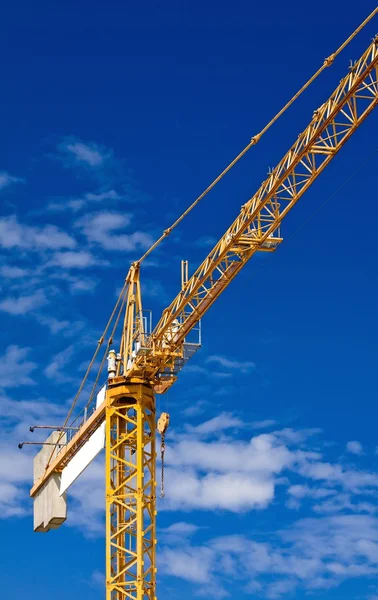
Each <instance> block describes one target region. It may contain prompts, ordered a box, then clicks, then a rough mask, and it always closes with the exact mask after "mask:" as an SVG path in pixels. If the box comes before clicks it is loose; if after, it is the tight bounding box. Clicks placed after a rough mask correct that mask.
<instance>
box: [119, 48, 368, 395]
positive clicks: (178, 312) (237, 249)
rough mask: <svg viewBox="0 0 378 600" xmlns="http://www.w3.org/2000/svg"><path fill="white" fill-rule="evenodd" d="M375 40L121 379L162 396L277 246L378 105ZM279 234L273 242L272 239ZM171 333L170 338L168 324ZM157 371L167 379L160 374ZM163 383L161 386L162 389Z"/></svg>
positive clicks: (243, 209)
mask: <svg viewBox="0 0 378 600" xmlns="http://www.w3.org/2000/svg"><path fill="white" fill-rule="evenodd" d="M377 82H378V37H376V38H375V39H374V40H373V42H372V43H371V44H370V46H369V47H368V49H367V50H366V51H365V52H364V54H363V55H362V56H361V58H360V59H359V60H358V61H356V62H355V64H354V65H353V67H351V68H350V69H349V72H348V74H347V75H346V76H345V77H344V78H343V79H342V80H341V82H340V84H339V85H338V86H337V88H336V90H335V91H334V92H333V94H332V95H331V96H330V98H329V99H328V100H327V101H326V102H325V103H324V104H323V105H322V106H321V107H320V108H318V109H317V110H315V112H314V114H313V117H312V120H311V122H310V123H309V125H308V126H307V127H306V129H305V130H304V131H303V132H302V133H301V134H300V135H299V136H298V139H297V141H296V142H295V143H294V144H293V146H292V147H291V148H290V149H289V151H288V152H287V153H286V154H285V156H284V157H283V159H282V160H281V161H280V162H279V163H278V165H277V166H276V167H275V168H274V169H273V170H272V172H271V173H270V174H269V176H268V178H267V179H266V180H265V181H264V182H263V184H262V185H261V187H260V188H259V189H258V191H257V192H256V193H255V195H254V196H253V197H252V198H251V199H250V200H248V202H246V204H244V205H243V206H242V208H241V211H240V213H239V215H238V217H237V218H236V220H235V221H234V222H233V223H232V225H231V226H230V227H229V228H228V230H227V231H226V233H225V234H224V235H223V236H222V238H221V239H220V240H219V242H218V243H217V244H216V246H215V247H214V248H213V250H212V251H211V252H210V254H209V255H208V256H207V257H206V259H205V260H204V262H203V263H202V264H201V265H200V267H199V268H198V269H197V271H196V272H195V273H194V274H193V275H192V277H191V278H190V279H189V281H188V282H187V284H186V285H185V287H184V289H182V290H181V291H180V292H179V294H178V295H177V296H176V298H175V299H174V300H173V302H172V303H171V304H170V306H169V307H168V308H166V309H165V310H164V311H163V315H162V317H161V319H160V321H159V322H158V324H157V325H156V327H155V329H154V331H153V334H152V336H151V339H150V341H149V343H148V344H147V346H149V347H148V348H147V350H146V351H145V352H140V353H139V355H137V357H136V359H135V361H134V362H133V364H132V366H131V368H129V369H128V370H127V372H126V373H125V374H126V376H127V377H133V376H139V377H143V378H144V379H145V380H146V381H149V382H151V383H153V385H154V386H155V389H156V390H159V386H161V389H163V390H165V389H167V387H169V386H170V385H171V384H172V383H173V382H174V381H175V378H174V377H172V376H171V375H170V373H169V370H172V371H173V365H174V360H175V357H179V356H182V345H183V342H184V339H185V337H186V336H187V334H188V333H189V332H190V330H191V329H192V328H193V327H194V326H195V325H196V324H197V323H198V321H199V319H200V318H201V317H202V316H203V315H204V314H205V312H206V311H207V310H208V308H209V307H210V306H211V304H212V303H213V302H214V301H215V300H216V298H218V296H219V295H220V294H221V293H222V292H223V291H224V290H225V289H226V287H227V286H228V285H229V283H230V282H231V280H232V279H233V278H234V277H235V276H236V275H237V273H239V271H240V270H241V269H242V268H243V266H244V265H245V264H246V262H247V261H248V260H249V259H250V258H251V257H252V256H253V255H254V254H255V252H257V251H259V250H262V249H266V248H267V247H271V248H274V246H275V244H276V243H277V244H278V243H279V241H281V238H280V237H279V227H280V224H281V221H282V220H283V219H284V217H285V216H286V215H287V213H288V212H289V211H290V210H291V209H292V208H293V206H295V204H296V203H297V202H298V200H299V199H300V198H301V196H302V195H303V194H304V193H305V191H306V190H307V189H308V188H309V187H310V185H311V184H312V183H313V182H314V181H315V180H316V179H317V177H318V176H319V174H320V173H321V172H322V171H323V169H325V168H326V166H327V165H328V164H329V162H330V161H331V160H332V158H333V157H334V156H335V155H336V154H337V153H338V152H339V150H340V149H341V148H342V146H343V145H344V144H345V142H346V141H347V140H348V139H349V138H350V137H351V136H352V135H353V133H354V132H355V131H356V130H357V128H358V127H359V126H360V124H361V123H362V122H363V121H364V119H365V118H366V117H367V116H368V115H369V113H370V112H371V111H372V110H373V109H374V108H375V107H376V106H377V104H378V83H377ZM277 234H278V235H277ZM176 321H177V322H178V325H176V324H175V333H174V335H172V328H173V323H174V322H176ZM163 371H165V372H164V373H163ZM164 380H166V384H165V385H161V384H162V381H164Z"/></svg>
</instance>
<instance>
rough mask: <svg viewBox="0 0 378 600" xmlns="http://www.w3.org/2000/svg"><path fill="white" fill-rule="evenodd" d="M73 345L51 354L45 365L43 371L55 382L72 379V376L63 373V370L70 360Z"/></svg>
mask: <svg viewBox="0 0 378 600" xmlns="http://www.w3.org/2000/svg"><path fill="white" fill-rule="evenodd" d="M73 351H74V347H73V346H68V348H66V349H65V350H63V351H62V352H58V353H57V354H54V355H53V356H52V359H51V361H50V363H49V364H48V365H47V367H46V368H45V370H44V371H43V373H44V374H45V376H46V377H47V378H48V379H54V380H55V381H56V382H57V383H68V382H71V381H73V379H72V377H69V376H67V375H65V374H64V372H63V370H64V368H65V367H66V366H67V364H68V363H69V362H70V361H71V359H72V355H73Z"/></svg>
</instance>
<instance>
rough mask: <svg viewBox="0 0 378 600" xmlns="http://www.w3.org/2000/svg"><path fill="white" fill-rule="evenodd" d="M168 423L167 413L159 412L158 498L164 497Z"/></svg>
mask: <svg viewBox="0 0 378 600" xmlns="http://www.w3.org/2000/svg"><path fill="white" fill-rule="evenodd" d="M168 425H169V414H168V413H166V412H163V413H161V415H160V417H159V420H158V422H157V430H158V432H159V433H160V435H161V443H160V458H161V488H160V498H164V495H165V492H164V453H165V433H166V431H167V429H168Z"/></svg>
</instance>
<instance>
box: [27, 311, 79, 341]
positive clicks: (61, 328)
mask: <svg viewBox="0 0 378 600" xmlns="http://www.w3.org/2000/svg"><path fill="white" fill-rule="evenodd" d="M38 321H39V322H40V323H41V325H46V327H48V328H49V330H50V332H51V333H53V334H56V333H62V334H63V336H64V337H70V336H71V335H76V334H77V333H78V332H79V331H80V330H81V329H83V327H84V323H83V322H82V321H65V320H59V319H56V318H55V317H52V316H44V315H39V316H38Z"/></svg>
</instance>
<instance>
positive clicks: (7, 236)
mask: <svg viewBox="0 0 378 600" xmlns="http://www.w3.org/2000/svg"><path fill="white" fill-rule="evenodd" d="M0 246H2V247H3V248H20V249H28V250H40V249H52V250H58V249H60V248H74V247H75V246H76V241H75V240H74V238H73V237H71V236H70V235H69V234H68V233H66V232H65V231H62V230H61V229H59V228H58V227H56V226H55V225H42V226H40V227H39V226H32V225H24V224H22V223H19V221H18V220H17V217H16V216H15V215H11V216H8V217H1V218H0Z"/></svg>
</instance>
